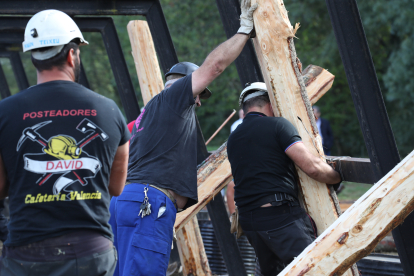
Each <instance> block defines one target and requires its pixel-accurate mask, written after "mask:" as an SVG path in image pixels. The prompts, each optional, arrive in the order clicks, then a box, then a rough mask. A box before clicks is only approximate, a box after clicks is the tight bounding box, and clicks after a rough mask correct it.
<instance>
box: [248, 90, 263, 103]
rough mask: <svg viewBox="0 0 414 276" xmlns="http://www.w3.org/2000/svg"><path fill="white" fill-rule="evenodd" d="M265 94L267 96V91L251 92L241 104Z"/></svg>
mask: <svg viewBox="0 0 414 276" xmlns="http://www.w3.org/2000/svg"><path fill="white" fill-rule="evenodd" d="M265 94H267V91H263V90H260V91H256V92H253V93H251V94H249V95H247V96H246V97H245V98H244V99H243V103H245V102H246V101H248V100H250V99H251V98H254V97H257V96H262V95H265Z"/></svg>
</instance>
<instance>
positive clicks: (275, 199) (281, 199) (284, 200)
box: [256, 193, 299, 206]
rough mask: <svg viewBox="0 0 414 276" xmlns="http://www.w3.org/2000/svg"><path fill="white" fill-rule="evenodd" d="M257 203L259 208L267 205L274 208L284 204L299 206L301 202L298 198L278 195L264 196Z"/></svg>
mask: <svg viewBox="0 0 414 276" xmlns="http://www.w3.org/2000/svg"><path fill="white" fill-rule="evenodd" d="M256 203H257V205H259V206H262V205H265V204H267V203H270V204H272V206H280V205H283V204H289V206H296V205H299V202H298V201H297V199H296V198H294V197H293V196H291V195H289V194H285V193H276V194H274V195H268V196H264V197H262V198H260V199H259V200H258V201H257V202H256Z"/></svg>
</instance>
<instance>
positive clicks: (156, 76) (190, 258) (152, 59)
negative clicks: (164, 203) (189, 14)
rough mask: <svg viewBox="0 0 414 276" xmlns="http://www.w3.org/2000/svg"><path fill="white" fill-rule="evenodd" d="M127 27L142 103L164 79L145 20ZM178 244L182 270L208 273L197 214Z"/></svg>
mask: <svg viewBox="0 0 414 276" xmlns="http://www.w3.org/2000/svg"><path fill="white" fill-rule="evenodd" d="M127 29H128V34H129V39H130V41H131V47H132V55H133V57H134V61H135V67H136V68H137V73H138V79H139V85H140V88H141V94H142V98H143V100H144V106H145V105H146V104H147V103H148V102H149V101H150V100H151V99H152V98H153V97H154V96H155V95H157V94H159V93H160V92H161V91H162V90H163V89H164V83H163V81H162V77H161V71H160V68H159V65H158V59H157V54H156V52H155V47H154V43H153V41H152V37H151V33H150V31H149V27H148V24H147V22H146V21H142V20H135V21H130V22H129V23H128V26H127ZM177 247H178V251H179V254H180V260H181V265H182V266H183V270H184V271H191V273H193V274H194V275H198V276H203V275H207V276H209V275H211V271H210V267H209V265H208V260H207V255H206V251H205V249H204V244H203V240H202V239H201V233H200V228H199V227H198V221H197V217H193V218H191V223H188V224H187V225H185V227H182V231H181V232H178V231H177ZM189 273H190V272H189ZM186 275H187V274H186Z"/></svg>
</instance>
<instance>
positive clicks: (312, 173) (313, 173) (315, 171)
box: [306, 166, 320, 180]
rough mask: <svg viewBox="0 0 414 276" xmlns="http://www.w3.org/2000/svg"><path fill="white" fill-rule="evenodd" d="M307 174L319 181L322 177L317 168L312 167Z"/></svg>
mask: <svg viewBox="0 0 414 276" xmlns="http://www.w3.org/2000/svg"><path fill="white" fill-rule="evenodd" d="M306 174H307V175H308V176H309V177H310V178H312V179H315V180H318V179H319V176H320V170H319V169H318V167H317V166H312V167H311V168H309V169H308V171H307V172H306Z"/></svg>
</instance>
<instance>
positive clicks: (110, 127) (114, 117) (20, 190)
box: [0, 81, 130, 246]
mask: <svg viewBox="0 0 414 276" xmlns="http://www.w3.org/2000/svg"><path fill="white" fill-rule="evenodd" d="M129 137H130V134H129V131H128V129H127V126H126V124H125V120H124V117H123V116H122V114H121V112H120V110H119V108H118V107H117V106H116V104H115V103H114V102H113V101H112V100H109V99H107V98H105V97H103V96H101V95H99V94H97V93H95V92H93V91H91V90H89V89H86V88H85V87H83V86H81V85H79V84H77V83H74V82H70V81H51V82H46V83H43V84H40V85H36V86H32V87H30V88H28V89H26V90H23V91H21V92H20V93H18V94H16V95H14V96H12V97H9V98H6V99H4V100H2V101H1V102H0V154H1V156H2V159H3V162H4V165H5V168H6V171H7V177H8V180H9V182H10V188H9V198H10V223H9V225H8V227H9V231H10V233H9V236H8V237H7V240H6V242H5V245H6V246H21V245H27V244H30V243H32V242H36V241H41V240H44V239H46V238H51V237H55V236H60V235H64V234H66V233H69V232H71V231H74V230H79V229H90V230H96V231H98V232H100V233H102V235H104V236H105V237H107V238H109V239H112V232H111V228H110V226H109V224H108V221H109V210H108V208H109V202H110V195H109V192H108V184H109V175H110V168H111V165H112V162H113V159H114V156H115V153H116V151H117V149H118V146H120V145H123V144H125V143H126V142H127V141H128V139H129Z"/></svg>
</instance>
